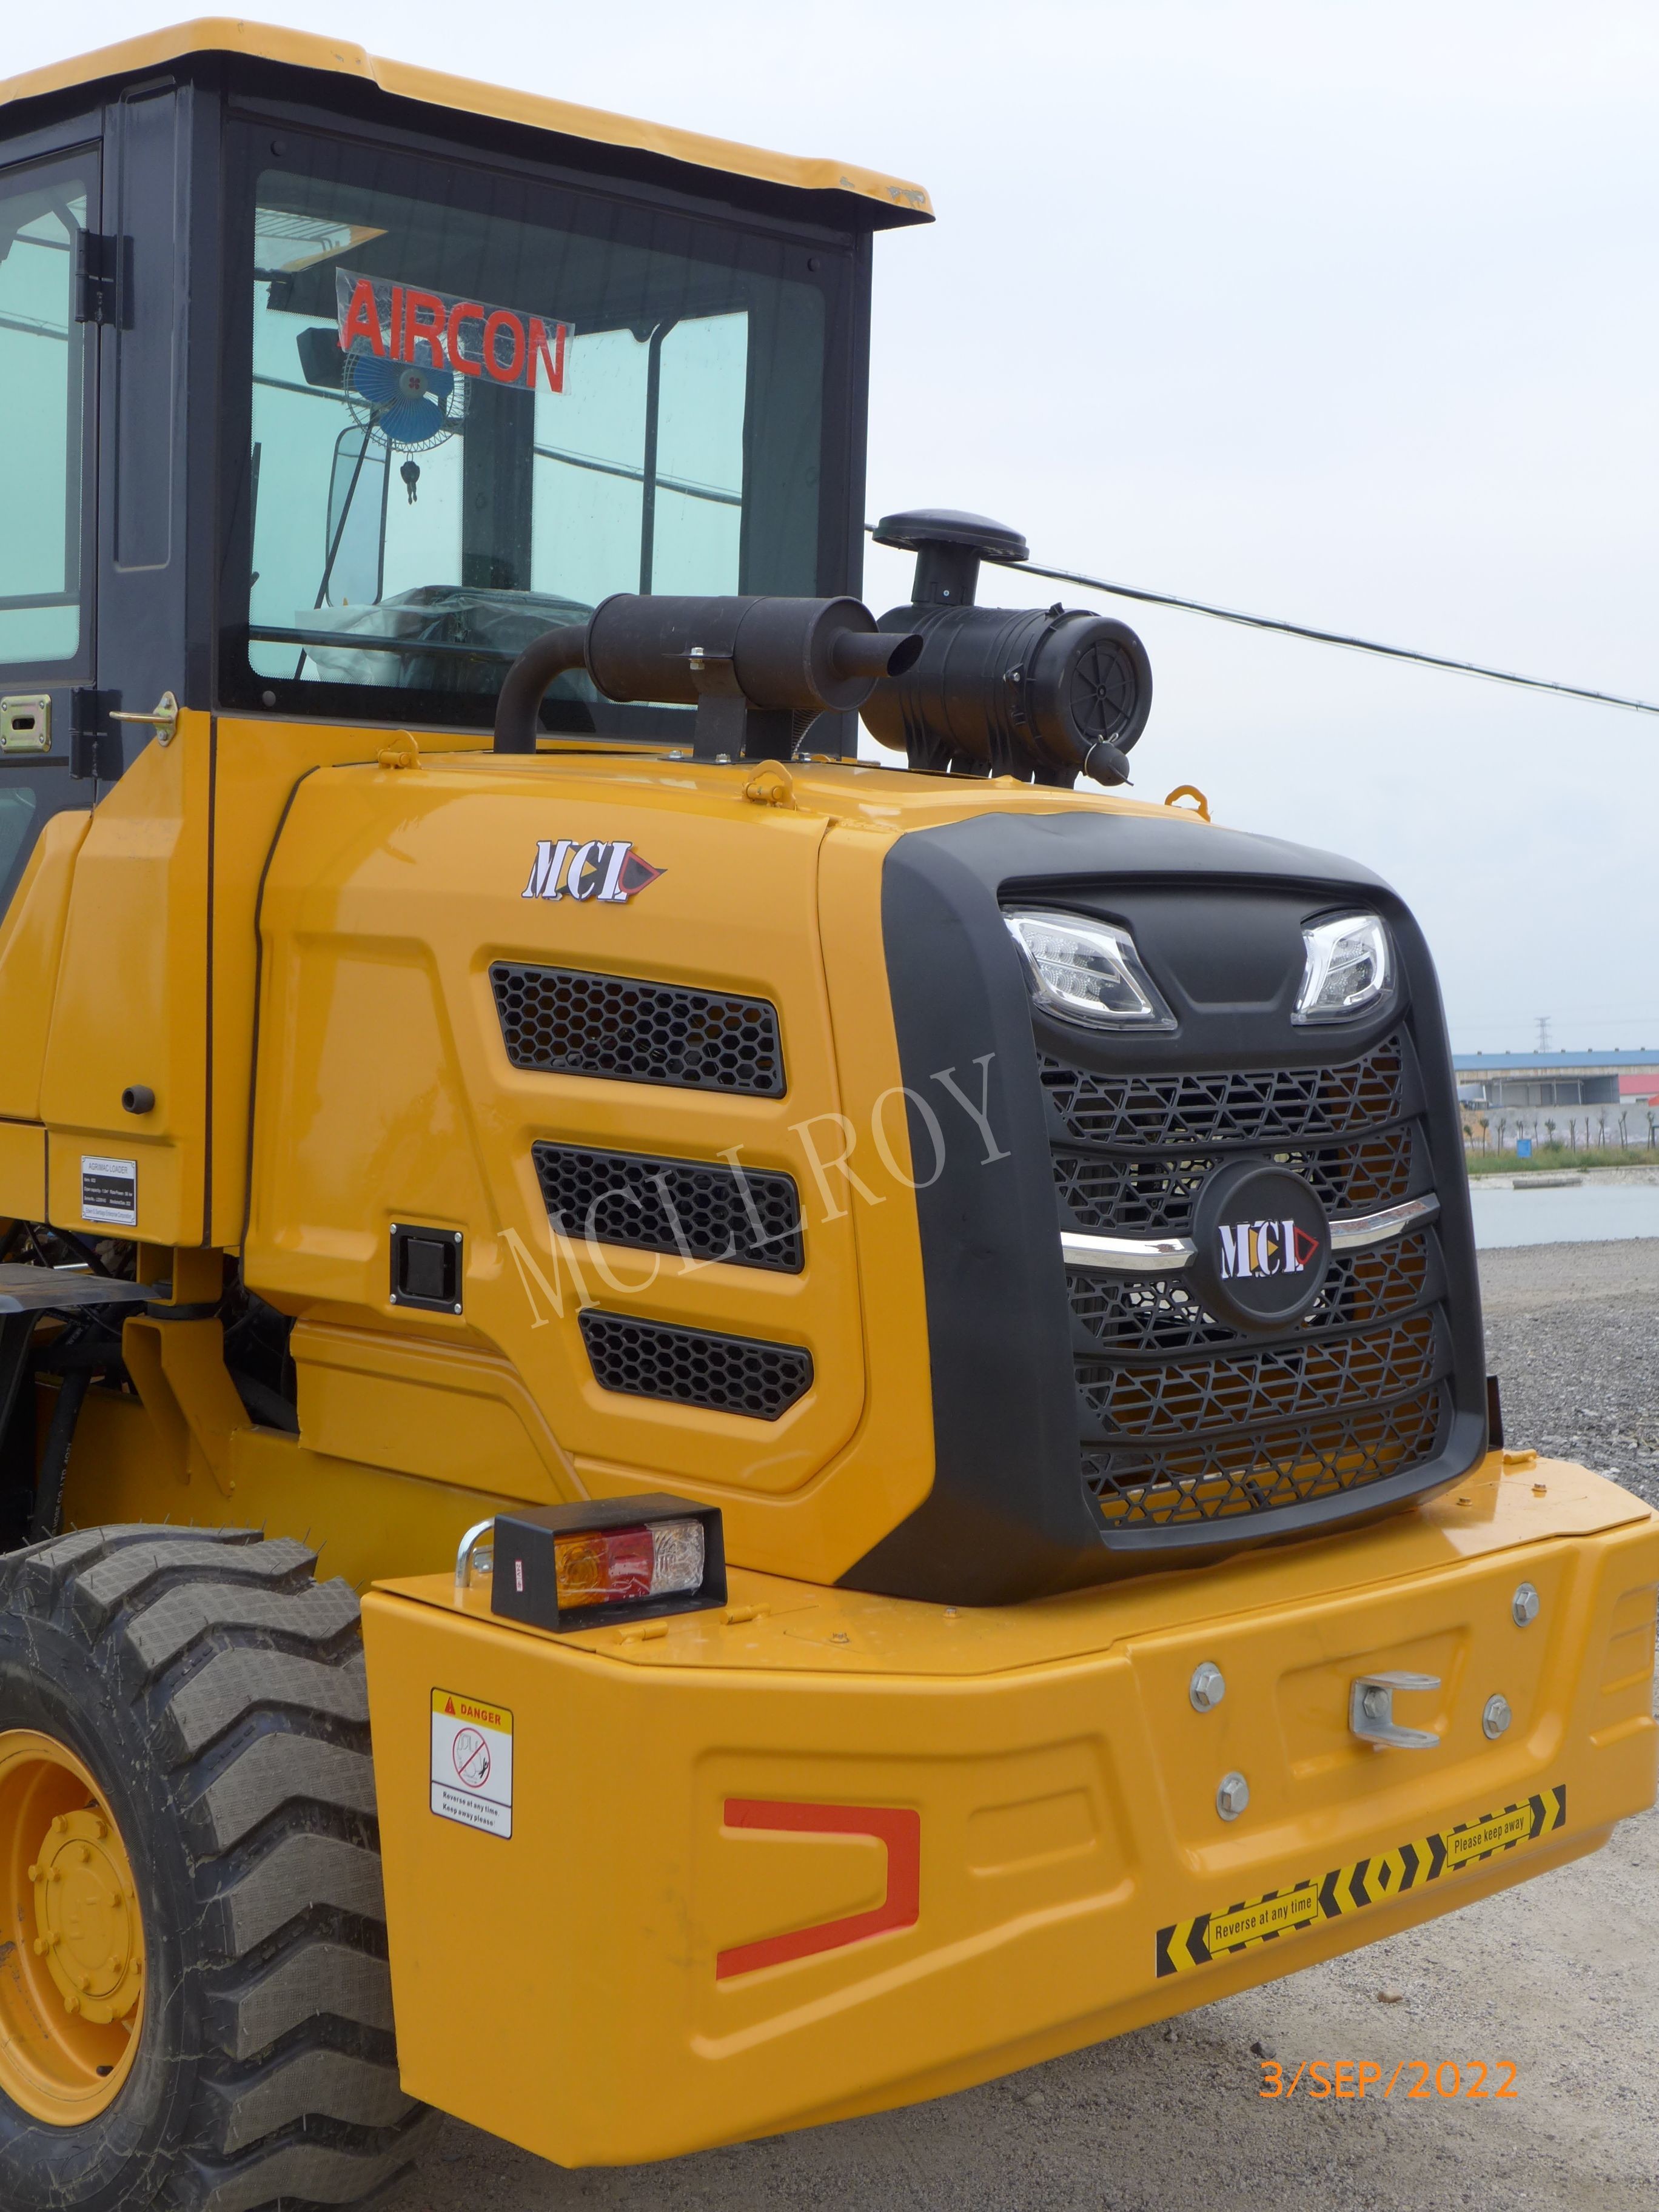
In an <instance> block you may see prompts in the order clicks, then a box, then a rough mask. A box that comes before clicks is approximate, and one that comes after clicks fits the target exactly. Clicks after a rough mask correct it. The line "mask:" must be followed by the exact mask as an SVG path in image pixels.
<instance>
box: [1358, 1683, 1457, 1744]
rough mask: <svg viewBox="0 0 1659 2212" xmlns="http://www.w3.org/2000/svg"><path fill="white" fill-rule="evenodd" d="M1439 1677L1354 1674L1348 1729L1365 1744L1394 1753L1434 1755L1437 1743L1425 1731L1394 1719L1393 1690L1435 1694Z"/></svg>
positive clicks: (1438, 1685)
mask: <svg viewBox="0 0 1659 2212" xmlns="http://www.w3.org/2000/svg"><path fill="white" fill-rule="evenodd" d="M1439 1687H1440V1677H1439V1675H1438V1674H1356V1675H1355V1677H1354V1680H1353V1686H1352V1689H1350V1691H1349V1692H1348V1726H1349V1727H1350V1728H1351V1729H1352V1730H1353V1732H1354V1734H1355V1735H1357V1736H1363V1737H1364V1740H1365V1741H1366V1742H1367V1743H1376V1744H1386V1745H1388V1746H1389V1747H1390V1748H1392V1749H1393V1750H1395V1751H1434V1750H1436V1749H1437V1747H1438V1746H1439V1742H1440V1739H1439V1737H1438V1736H1437V1735H1431V1733H1430V1731H1429V1730H1428V1729H1414V1728H1406V1727H1404V1726H1402V1725H1401V1723H1400V1722H1399V1721H1397V1720H1395V1717H1394V1693H1395V1691H1396V1690H1437V1689H1438V1688H1439Z"/></svg>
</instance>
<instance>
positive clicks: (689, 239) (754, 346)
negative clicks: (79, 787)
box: [222, 139, 849, 729]
mask: <svg viewBox="0 0 1659 2212" xmlns="http://www.w3.org/2000/svg"><path fill="white" fill-rule="evenodd" d="M266 143H267V144H268V143H269V142H266ZM290 149H291V150H290ZM261 151H262V153H263V152H264V148H263V147H262V149H261ZM283 152H284V158H283V160H282V161H280V163H277V164H276V165H267V166H264V167H262V168H259V169H258V172H257V174H256V177H255V180H254V185H253V190H252V209H251V210H250V211H249V212H248V215H247V218H246V220H247V224H248V228H249V229H250V230H251V234H252V235H251V246H252V270H251V276H250V277H249V280H248V290H247V293H246V295H245V297H246V299H247V301H248V307H247V310H246V312H247V313H248V315H249V319H250V325H251V347H250V351H249V354H248V356H247V374H248V379H249V384H248V389H249V394H250V407H249V415H248V417H247V423H248V435H247V442H246V457H245V462H244V465H243V468H242V472H241V477H240V484H239V486H238V496H237V504H236V508H235V510H234V513H233V516H232V521H231V534H230V538H229V550H228V572H227V574H226V577H225V586H226V600H227V605H226V614H227V617H230V618H234V616H235V615H236V614H238V613H240V604H241V593H242V592H246V625H245V626H243V625H242V624H240V623H234V619H233V620H232V623H231V626H230V627H228V629H227V634H226V638H225V652H224V655H223V659H224V662H225V668H224V671H223V674H224V681H223V685H222V688H223V690H224V691H225V693H226V696H227V697H228V699H229V700H230V702H232V703H246V704H249V705H258V706H264V707H267V708H270V707H278V706H280V707H283V708H289V709H290V710H294V711H298V712H301V713H307V714H316V713H319V712H323V711H326V710H329V709H340V710H343V711H344V712H346V713H348V714H351V715H352V716H353V717H354V718H355V717H356V716H359V715H364V714H369V715H374V714H385V715H392V716H396V717H398V718H399V719H435V720H443V721H461V722H473V723H477V722H482V721H487V720H489V714H490V711H491V704H492V702H493V699H494V695H495V691H496V690H497V688H498V687H499V685H500V683H501V676H502V674H503V672H504V671H505V669H506V667H507V664H508V663H509V662H510V660H511V659H513V656H514V655H515V654H516V653H519V652H520V651H521V650H522V649H523V647H525V646H526V644H528V643H529V642H530V641H531V640H532V638H534V637H535V636H537V635H538V634H539V633H540V632H541V631H542V630H544V629H548V628H549V627H550V626H551V625H553V624H555V623H568V622H571V621H580V620H581V619H583V618H584V617H586V615H587V614H588V613H589V612H590V611H592V608H593V607H594V606H595V605H597V604H598V603H599V600H601V599H605V597H606V596H607V595H608V594H609V593H611V592H653V591H655V592H815V591H817V589H818V588H819V577H820V575H821V574H823V572H824V570H825V568H826V566H833V565H836V563H837V562H844V560H845V552H844V548H843V547H842V544H840V542H839V540H838V541H837V544H836V550H835V553H834V554H833V555H832V556H831V557H830V559H829V561H828V562H827V561H826V547H825V539H826V536H833V535H834V534H835V532H836V530H840V531H842V532H844V528H845V522H844V518H843V517H842V516H841V515H840V514H839V513H836V514H835V515H833V516H829V515H826V514H825V513H823V511H822V501H821V490H822V487H823V483H824V481H825V477H826V453H825V422H824V417H825V409H824V404H823V395H824V388H825V381H826V371H825V356H826V343H827V335H828V328H829V323H830V321H831V319H832V317H831V313H830V306H831V300H832V295H833V289H834V287H835V285H836V284H838V283H842V282H843V281H844V277H845V271H846V264H847V263H848V259H849V257H848V256H846V255H845V254H836V253H834V252H830V253H827V254H826V253H821V252H814V253H813V254H811V256H810V257H809V254H808V252H807V251H806V249H805V246H796V245H795V244H794V243H793V242H792V241H786V240H769V239H768V238H767V237H766V236H765V235H764V234H763V233H762V234H750V233H749V232H748V231H746V230H744V229H742V228H738V227H737V226H736V225H735V224H734V225H732V226H731V227H729V228H728V227H726V225H723V224H717V223H715V222H709V221H705V220H700V219H697V218H696V217H693V216H687V215H686V214H685V213H684V211H682V210H668V209H663V210H656V209H653V208H650V207H648V206H645V205H641V204H629V203H628V202H626V201H623V200H621V199H616V200H612V199H610V198H608V197H602V196H601V195H600V194H599V193H598V192H582V191H574V190H556V189H541V188H537V187H532V186H530V185H526V184H525V183H523V182H520V181H519V180H517V179H502V178H495V177H491V176H489V175H486V174H481V173H475V172H472V171H470V170H467V169H464V168H461V167H450V166H449V165H447V164H442V163H435V162H430V161H422V162H419V163H416V162H413V161H408V160H405V159H404V157H403V156H401V155H389V154H387V155H368V154H365V153H362V152H361V151H358V150H356V149H351V148H349V147H343V146H341V145H339V144H338V143H329V142H325V141H320V140H319V141H316V142H312V141H307V140H304V139H296V140H294V141H291V142H284V147H283ZM266 161H267V163H268V164H269V156H268V155H266ZM834 466H835V469H836V473H837V474H838V475H840V476H841V477H842V480H843V481H844V479H845V464H844V461H836V463H835V464H834ZM843 503H844V501H843ZM386 695H392V696H386ZM617 712H618V710H615V709H612V708H609V707H608V706H607V705H606V704H605V703H604V702H599V701H598V700H597V699H596V697H595V695H594V694H593V692H592V689H591V687H590V686H589V685H588V684H587V683H586V678H581V677H574V678H564V679H562V682H561V684H559V685H558V686H556V688H555V693H554V695H553V696H552V698H551V699H550V701H549V702H548V706H547V708H546V709H545V710H544V721H545V722H546V723H547V725H548V726H550V727H553V728H561V727H562V728H595V727H598V728H599V729H606V728H611V727H614V726H617V723H616V720H615V719H614V718H615V716H616V714H617ZM673 712H674V710H672V709H652V710H648V719H650V720H655V719H657V718H658V717H659V715H668V714H673ZM640 719H641V716H640V710H638V709H634V710H630V714H629V726H630V727H635V728H636V727H638V726H639V725H640ZM677 719H678V718H677Z"/></svg>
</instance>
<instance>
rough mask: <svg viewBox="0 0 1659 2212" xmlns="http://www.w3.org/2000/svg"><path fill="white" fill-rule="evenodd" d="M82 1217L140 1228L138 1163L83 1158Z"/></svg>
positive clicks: (87, 1219) (84, 1155) (83, 1153)
mask: <svg viewBox="0 0 1659 2212" xmlns="http://www.w3.org/2000/svg"><path fill="white" fill-rule="evenodd" d="M81 1218H82V1221H108V1222H112V1223H113V1224H114V1225H115V1226H116V1227H117V1228H118V1229H136V1228H137V1226H138V1163H137V1160H106V1159H101V1158H94V1156H92V1155H91V1154H88V1153H86V1152H82V1155H81Z"/></svg>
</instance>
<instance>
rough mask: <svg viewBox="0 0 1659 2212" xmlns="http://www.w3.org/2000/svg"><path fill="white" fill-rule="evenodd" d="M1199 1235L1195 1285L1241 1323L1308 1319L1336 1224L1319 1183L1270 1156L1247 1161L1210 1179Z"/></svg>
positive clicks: (1202, 1197) (1258, 1325) (1223, 1316)
mask: <svg viewBox="0 0 1659 2212" xmlns="http://www.w3.org/2000/svg"><path fill="white" fill-rule="evenodd" d="M1193 1242H1194V1244H1195V1245H1196V1246H1197V1248H1198V1249H1197V1256H1196V1257H1195V1259H1194V1262H1193V1275H1194V1287H1195V1288H1196V1289H1197V1291H1198V1293H1199V1295H1200V1297H1201V1298H1202V1299H1203V1301H1204V1304H1206V1306H1207V1307H1208V1308H1209V1310H1210V1311H1211V1312H1212V1314H1213V1315H1214V1316H1215V1317H1216V1319H1217V1320H1218V1321H1223V1322H1231V1324H1232V1326H1233V1327H1234V1328H1248V1329H1259V1330H1263V1331H1267V1330H1273V1329H1279V1328H1285V1326H1286V1325H1287V1324H1288V1323H1289V1322H1294V1321H1300V1319H1301V1318H1302V1316H1303V1315H1304V1313H1306V1312H1307V1310H1308V1309H1309V1308H1310V1306H1311V1305H1312V1304H1313V1303H1314V1301H1315V1299H1316V1298H1317V1297H1318V1296H1319V1291H1320V1285H1322V1283H1323V1281H1324V1279H1325V1270H1326V1268H1327V1267H1329V1265H1330V1260H1331V1225H1330V1223H1329V1221H1328V1219H1327V1218H1326V1216H1325V1209H1324V1207H1323V1206H1322V1205H1321V1204H1320V1202H1319V1196H1318V1194H1317V1193H1316V1191H1315V1189H1314V1188H1313V1186H1312V1184H1311V1183H1309V1182H1304V1180H1303V1178H1302V1177H1301V1176H1299V1175H1292V1173H1291V1170H1289V1169H1288V1168H1279V1167H1274V1166H1273V1165H1272V1164H1270V1163H1269V1162H1267V1161H1265V1160H1239V1161H1237V1162H1236V1163H1235V1164H1233V1165H1232V1166H1231V1167H1225V1168H1222V1169H1219V1170H1218V1171H1217V1172H1216V1173H1215V1174H1213V1175H1212V1176H1209V1177H1208V1178H1207V1179H1206V1182H1205V1183H1204V1186H1203V1188H1201V1189H1200V1192H1199V1194H1198V1200H1197V1203H1196V1205H1195V1206H1194V1208H1193Z"/></svg>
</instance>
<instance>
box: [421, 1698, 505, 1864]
mask: <svg viewBox="0 0 1659 2212" xmlns="http://www.w3.org/2000/svg"><path fill="white" fill-rule="evenodd" d="M432 1809H433V1811H434V1812H435V1814H437V1815H438V1817H439V1819H440V1820H459V1822H460V1824H461V1826H463V1827H464V1828H482V1829H483V1831H484V1832H485V1834H486V1835H491V1836H510V1835H511V1834H512V1833H513V1716H512V1714H511V1713H510V1712H508V1711H507V1709H506V1707H505V1706H504V1705H487V1704H486V1703H485V1702H484V1701H483V1699H479V1698H465V1697H463V1696H462V1695H461V1692H459V1690H435V1691H434V1692H432Z"/></svg>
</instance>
